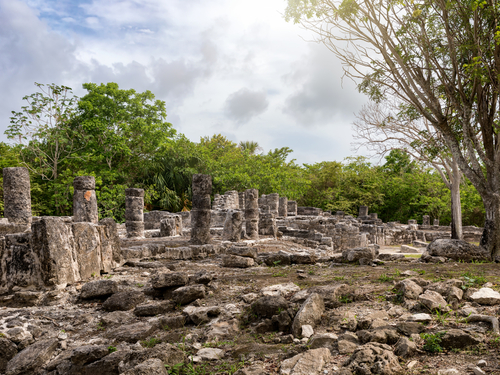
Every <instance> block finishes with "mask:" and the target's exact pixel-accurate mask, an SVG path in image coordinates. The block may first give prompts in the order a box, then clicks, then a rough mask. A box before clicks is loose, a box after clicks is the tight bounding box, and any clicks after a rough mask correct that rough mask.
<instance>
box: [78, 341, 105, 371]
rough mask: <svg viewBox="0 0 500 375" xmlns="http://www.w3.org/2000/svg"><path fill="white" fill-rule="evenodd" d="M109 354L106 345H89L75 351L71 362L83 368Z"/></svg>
mask: <svg viewBox="0 0 500 375" xmlns="http://www.w3.org/2000/svg"><path fill="white" fill-rule="evenodd" d="M108 354H109V350H108V347H107V346H106V345H87V346H80V347H78V348H75V349H73V352H72V353H71V362H72V363H73V364H74V365H77V366H83V365H86V364H88V363H91V362H95V361H97V360H99V359H101V358H102V357H104V356H106V355H108Z"/></svg>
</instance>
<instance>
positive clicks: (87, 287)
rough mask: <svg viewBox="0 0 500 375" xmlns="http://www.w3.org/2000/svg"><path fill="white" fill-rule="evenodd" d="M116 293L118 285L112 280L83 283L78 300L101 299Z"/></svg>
mask: <svg viewBox="0 0 500 375" xmlns="http://www.w3.org/2000/svg"><path fill="white" fill-rule="evenodd" d="M117 292H118V284H117V282H116V281H114V280H96V281H90V282H88V283H85V284H84V285H83V286H82V290H81V292H80V298H83V299H89V298H102V297H108V296H110V295H112V294H114V293H117Z"/></svg>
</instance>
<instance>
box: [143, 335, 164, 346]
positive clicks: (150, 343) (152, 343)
mask: <svg viewBox="0 0 500 375" xmlns="http://www.w3.org/2000/svg"><path fill="white" fill-rule="evenodd" d="M160 342H161V340H160V339H158V338H156V337H151V338H150V339H149V340H144V341H141V345H142V346H144V347H145V348H154V347H155V346H156V345H157V344H159V343H160Z"/></svg>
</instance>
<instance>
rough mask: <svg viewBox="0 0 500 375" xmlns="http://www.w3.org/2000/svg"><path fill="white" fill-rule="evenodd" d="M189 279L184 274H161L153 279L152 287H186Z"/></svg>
mask: <svg viewBox="0 0 500 375" xmlns="http://www.w3.org/2000/svg"><path fill="white" fill-rule="evenodd" d="M188 281H189V277H188V275H187V274H185V273H184V272H169V273H160V274H158V275H156V276H155V277H153V278H152V279H151V285H152V286H153V288H155V289H161V288H168V287H172V286H184V285H186V284H187V283H188Z"/></svg>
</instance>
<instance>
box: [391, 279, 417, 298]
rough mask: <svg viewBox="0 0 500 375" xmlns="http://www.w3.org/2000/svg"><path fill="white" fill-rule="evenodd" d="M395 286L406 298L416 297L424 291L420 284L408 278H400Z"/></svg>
mask: <svg viewBox="0 0 500 375" xmlns="http://www.w3.org/2000/svg"><path fill="white" fill-rule="evenodd" d="M395 288H396V290H398V291H400V292H402V293H403V296H404V297H405V298H407V299H417V298H418V296H419V295H421V294H422V293H423V292H424V290H423V289H422V287H421V286H420V285H418V284H417V283H415V282H414V281H412V280H410V279H404V280H401V281H400V282H398V283H397V284H396V285H395Z"/></svg>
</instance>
